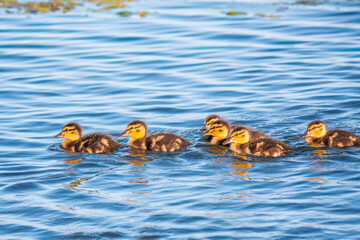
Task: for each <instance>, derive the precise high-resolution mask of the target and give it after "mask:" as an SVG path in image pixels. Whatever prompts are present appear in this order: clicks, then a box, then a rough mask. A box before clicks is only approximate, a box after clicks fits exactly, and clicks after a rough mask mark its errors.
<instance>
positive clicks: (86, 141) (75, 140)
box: [55, 123, 120, 154]
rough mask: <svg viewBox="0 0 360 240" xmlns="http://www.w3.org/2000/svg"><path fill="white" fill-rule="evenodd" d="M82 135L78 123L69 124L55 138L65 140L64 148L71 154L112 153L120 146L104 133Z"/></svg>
mask: <svg viewBox="0 0 360 240" xmlns="http://www.w3.org/2000/svg"><path fill="white" fill-rule="evenodd" d="M81 135H82V127H81V126H80V124H78V123H68V124H66V125H65V126H64V127H63V128H62V131H61V133H59V134H57V135H56V136H55V138H62V137H63V138H65V140H64V141H63V142H62V148H63V149H64V150H66V151H69V152H88V153H105V154H106V153H111V152H113V151H115V150H117V148H118V147H119V146H120V143H118V142H117V141H115V140H114V139H113V138H112V136H110V135H108V134H104V133H91V134H87V135H84V136H81Z"/></svg>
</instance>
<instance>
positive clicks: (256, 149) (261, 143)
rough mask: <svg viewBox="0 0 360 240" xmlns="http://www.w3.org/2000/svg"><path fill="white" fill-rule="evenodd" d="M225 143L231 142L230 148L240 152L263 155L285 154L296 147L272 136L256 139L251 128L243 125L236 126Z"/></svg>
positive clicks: (275, 155)
mask: <svg viewBox="0 0 360 240" xmlns="http://www.w3.org/2000/svg"><path fill="white" fill-rule="evenodd" d="M223 144H224V145H227V144H230V149H231V150H232V151H234V152H236V153H239V154H251V155H255V156H263V157H278V156H284V155H286V152H289V151H292V150H295V147H292V146H289V145H287V144H285V143H284V142H281V141H279V140H276V139H273V138H270V137H266V138H261V139H255V140H254V139H252V137H251V131H250V129H249V128H247V127H243V126H239V127H236V128H234V130H233V132H232V133H231V136H230V137H229V138H228V139H227V140H226V141H224V142H223Z"/></svg>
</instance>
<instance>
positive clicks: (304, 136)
mask: <svg viewBox="0 0 360 240" xmlns="http://www.w3.org/2000/svg"><path fill="white" fill-rule="evenodd" d="M308 136H309V133H308V131H306V132H305V133H304V134H303V135H301V137H300V139H301V138H306V137H308Z"/></svg>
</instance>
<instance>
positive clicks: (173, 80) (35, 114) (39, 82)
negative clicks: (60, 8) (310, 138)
mask: <svg viewBox="0 0 360 240" xmlns="http://www.w3.org/2000/svg"><path fill="white" fill-rule="evenodd" d="M291 3H293V2H284V1H282V2H281V3H277V4H273V3H272V2H270V1H259V2H255V3H254V2H253V1H228V2H227V1H222V2H221V3H219V1H200V0H198V1H181V0H177V1H139V2H133V3H132V4H131V10H133V11H141V10H146V11H148V12H149V14H148V15H147V16H146V17H145V18H141V17H139V16H132V17H129V18H123V17H121V16H119V15H117V14H116V10H114V11H110V12H100V13H96V12H89V11H86V10H84V9H78V10H75V11H72V12H69V13H67V14H61V13H49V14H30V15H29V14H22V13H14V14H6V13H5V10H1V11H2V14H1V15H0V21H1V24H0V56H1V58H0V76H1V89H0V102H1V108H0V112H1V114H0V123H1V124H0V149H1V152H0V155H1V159H0V166H1V169H0V172H1V174H0V201H1V205H0V214H1V220H0V235H1V238H3V239H108V238H114V239H121V238H123V239H131V238H134V239H256V238H258V239H359V238H360V230H359V229H360V228H359V225H360V215H359V213H360V200H359V199H360V194H359V189H360V187H359V181H360V171H359V164H360V149H359V148H348V149H323V148H322V149H314V148H310V147H307V146H306V145H305V144H304V142H303V141H301V140H300V139H299V136H300V135H301V134H302V133H303V132H304V131H305V129H306V126H307V124H308V123H309V122H310V121H311V120H314V119H322V120H325V121H326V122H327V124H328V125H329V127H330V128H335V127H342V128H345V129H348V130H351V131H354V132H355V133H357V134H360V130H359V123H360V111H359V109H360V95H359V93H360V70H359V69H360V68H359V66H360V34H359V33H360V24H359V23H360V2H359V1H339V2H337V1H325V3H324V4H316V5H313V4H291ZM84 8H85V7H84ZM228 11H239V12H246V13H247V15H239V16H227V15H226V14H225V13H226V12H228ZM259 13H261V14H266V15H270V14H280V15H281V16H280V17H274V18H270V17H266V16H265V17H261V16H256V14H259ZM210 113H217V114H219V115H221V116H222V117H223V118H225V119H228V120H229V121H231V122H239V123H242V124H246V125H248V126H251V127H254V128H257V129H259V130H262V131H264V132H266V133H267V134H269V135H271V136H273V137H276V138H278V139H281V140H283V141H286V142H287V143H289V144H290V145H294V146H297V147H299V149H298V150H296V151H294V152H293V153H291V154H290V155H289V156H286V157H280V158H276V159H274V158H269V159H265V158H253V157H249V158H248V159H247V160H244V159H242V158H239V157H238V156H234V155H233V154H232V153H231V152H229V151H226V150H224V148H222V147H214V146H210V145H208V144H207V143H205V142H204V141H203V140H202V139H201V136H200V132H199V129H200V128H201V127H202V122H203V120H204V118H205V117H206V116H207V115H208V114H210ZM135 119H141V120H144V121H146V122H147V123H148V126H149V128H150V130H151V131H172V132H175V133H178V134H180V135H182V136H184V137H186V138H187V139H189V140H191V141H193V142H194V145H192V146H191V147H189V148H187V149H186V150H184V151H181V152H177V153H171V154H164V153H146V154H143V153H140V152H136V151H131V150H130V149H129V148H128V147H126V146H125V143H126V141H127V139H119V141H120V142H121V143H123V144H124V145H123V146H122V147H121V148H120V149H119V151H117V152H116V153H114V154H111V155H96V154H83V153H81V154H78V153H67V152H64V151H62V150H61V149H60V148H59V146H60V141H59V139H54V138H53V136H54V135H55V134H57V133H58V132H59V131H60V129H61V127H62V126H63V125H64V124H65V123H68V122H70V121H76V122H79V123H80V124H82V125H83V127H84V132H85V133H90V132H96V131H100V132H106V133H110V134H112V135H113V136H114V137H115V138H116V136H117V134H119V133H121V132H122V131H123V130H124V129H125V126H126V124H127V123H129V122H130V121H132V120H135ZM116 139H117V138H116Z"/></svg>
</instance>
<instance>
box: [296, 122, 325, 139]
mask: <svg viewBox="0 0 360 240" xmlns="http://www.w3.org/2000/svg"><path fill="white" fill-rule="evenodd" d="M325 134H326V125H325V122H324V121H320V120H315V121H312V122H311V123H309V125H308V127H307V130H306V132H305V133H304V134H303V135H302V136H301V137H300V138H308V137H310V138H322V137H324V136H325Z"/></svg>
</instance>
